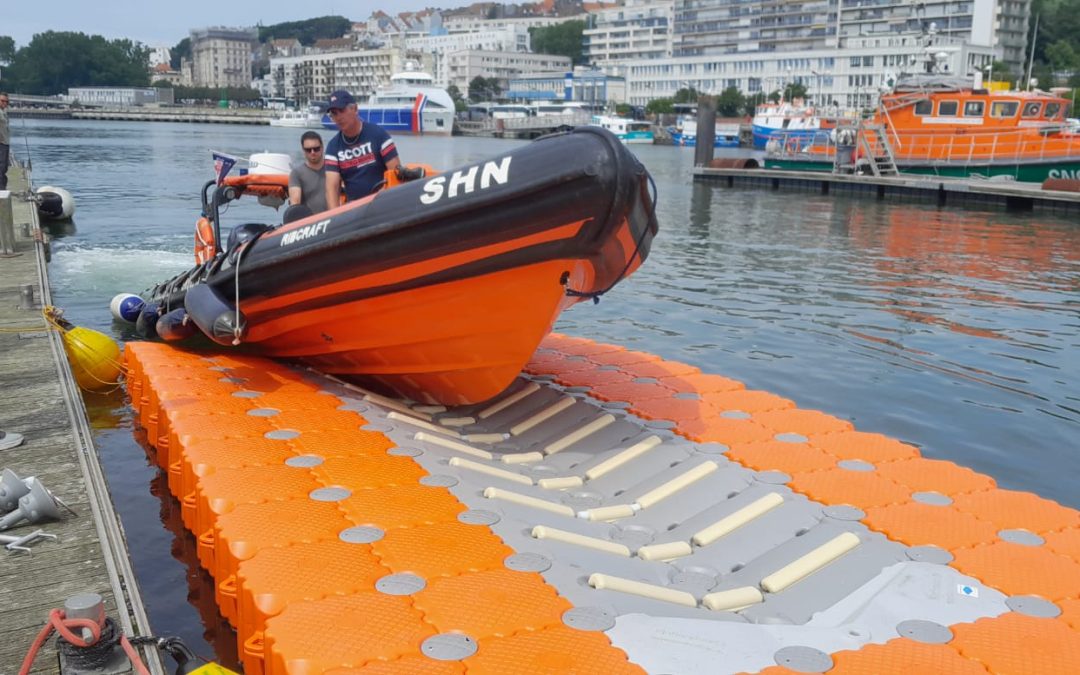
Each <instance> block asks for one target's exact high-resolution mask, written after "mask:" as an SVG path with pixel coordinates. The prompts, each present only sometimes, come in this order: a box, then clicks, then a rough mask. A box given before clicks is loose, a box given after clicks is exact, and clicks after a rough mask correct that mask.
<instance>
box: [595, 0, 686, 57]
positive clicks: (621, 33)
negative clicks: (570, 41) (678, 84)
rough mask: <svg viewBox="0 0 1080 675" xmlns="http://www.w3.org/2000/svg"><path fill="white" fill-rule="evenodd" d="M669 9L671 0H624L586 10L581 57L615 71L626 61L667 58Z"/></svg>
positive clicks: (670, 17) (669, 34) (670, 9)
mask: <svg viewBox="0 0 1080 675" xmlns="http://www.w3.org/2000/svg"><path fill="white" fill-rule="evenodd" d="M673 8H674V2H673V0H626V4H625V5H623V6H621V7H611V8H605V9H599V10H597V11H595V12H592V13H590V14H589V19H588V22H587V23H586V28H585V30H584V32H583V34H582V39H583V40H584V45H583V55H584V57H585V60H586V61H588V62H589V63H591V64H592V65H593V66H595V67H597V68H600V69H602V70H604V71H605V72H608V73H612V74H619V73H620V71H621V66H622V64H623V63H624V62H626V61H627V60H630V59H662V58H667V57H670V56H671V26H672V23H673V16H674V12H673Z"/></svg>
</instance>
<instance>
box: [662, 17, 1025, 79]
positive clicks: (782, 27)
mask: <svg viewBox="0 0 1080 675" xmlns="http://www.w3.org/2000/svg"><path fill="white" fill-rule="evenodd" d="M1030 13H1031V0H922V1H918V2H911V1H910V0H805V1H803V2H792V1H791V0H674V19H673V24H672V55H673V56H707V55H715V54H732V53H738V52H774V51H798V50H802V51H806V50H812V49H824V48H828V47H833V48H835V47H837V46H839V47H841V48H846V47H848V46H849V41H851V40H860V39H864V38H871V37H879V36H903V35H917V34H919V33H921V32H926V31H927V30H930V29H931V26H932V28H933V31H934V32H936V34H937V35H940V36H942V37H947V38H953V39H959V40H966V41H967V42H969V43H971V44H973V45H979V46H984V47H993V48H996V49H997V51H998V54H999V58H1001V59H1002V60H1004V61H1005V62H1006V63H1008V64H1009V65H1010V66H1012V67H1013V68H1014V70H1015V69H1017V68H1019V67H1021V66H1022V65H1023V63H1024V51H1025V48H1026V44H1027V27H1028V17H1029V15H1030Z"/></svg>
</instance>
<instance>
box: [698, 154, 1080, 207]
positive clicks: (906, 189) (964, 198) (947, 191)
mask: <svg viewBox="0 0 1080 675" xmlns="http://www.w3.org/2000/svg"><path fill="white" fill-rule="evenodd" d="M694 180H696V181H699V182H703V183H709V184H712V185H720V186H724V187H753V188H764V189H769V190H785V191H791V192H809V193H813V194H820V195H834V196H838V195H839V196H848V197H861V198H866V199H876V200H878V201H887V202H903V203H908V204H910V203H922V204H934V205H937V206H940V207H946V206H962V207H968V208H979V209H1009V210H1017V211H1034V212H1037V213H1050V214H1055V215H1065V216H1068V215H1076V214H1080V192H1062V191H1058V190H1043V189H1042V188H1041V186H1040V185H1039V184H1038V183H1021V182H1017V181H1002V180H990V179H974V178H949V177H944V176H922V175H915V174H900V175H898V176H869V175H867V176H862V175H851V174H834V173H827V172H824V171H785V170H780V169H758V168H726V167H725V168H717V167H708V166H698V167H695V168H694Z"/></svg>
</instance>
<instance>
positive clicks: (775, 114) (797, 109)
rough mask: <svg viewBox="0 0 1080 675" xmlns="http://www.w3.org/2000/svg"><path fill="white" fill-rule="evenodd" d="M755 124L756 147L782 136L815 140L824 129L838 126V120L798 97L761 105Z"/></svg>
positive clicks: (761, 146)
mask: <svg viewBox="0 0 1080 675" xmlns="http://www.w3.org/2000/svg"><path fill="white" fill-rule="evenodd" d="M751 126H752V128H753V136H754V147H755V148H764V147H765V146H766V144H767V143H768V142H769V139H770V138H776V137H778V136H783V137H785V138H805V139H811V138H813V137H814V136H815V135H816V134H818V133H819V132H820V131H822V130H829V129H832V128H835V126H836V121H835V119H833V118H830V117H824V116H822V115H820V114H818V111H816V110H815V109H814V108H812V107H808V106H805V105H803V102H802V100H801V99H796V100H794V101H792V102H787V101H778V102H776V103H764V104H762V105H760V106H758V107H757V109H756V110H755V111H754V117H753V121H752V122H751Z"/></svg>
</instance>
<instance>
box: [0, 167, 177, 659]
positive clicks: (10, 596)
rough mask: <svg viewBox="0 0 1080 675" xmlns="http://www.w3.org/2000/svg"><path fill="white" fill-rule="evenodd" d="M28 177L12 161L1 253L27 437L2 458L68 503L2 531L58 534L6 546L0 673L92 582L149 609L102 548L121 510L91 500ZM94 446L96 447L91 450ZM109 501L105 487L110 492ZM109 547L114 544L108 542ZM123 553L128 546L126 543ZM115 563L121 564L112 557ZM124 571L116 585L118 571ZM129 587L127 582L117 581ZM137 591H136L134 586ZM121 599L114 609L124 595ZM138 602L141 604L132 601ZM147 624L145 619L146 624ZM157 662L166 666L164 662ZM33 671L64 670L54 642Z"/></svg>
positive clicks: (1, 339)
mask: <svg viewBox="0 0 1080 675" xmlns="http://www.w3.org/2000/svg"><path fill="white" fill-rule="evenodd" d="M27 185H28V182H27V179H26V176H25V174H24V173H23V172H22V170H21V169H20V168H18V167H13V168H12V170H11V172H10V173H9V184H8V186H9V188H10V189H11V190H12V192H13V193H14V194H13V199H12V207H13V208H12V211H13V217H14V223H15V234H16V253H17V254H18V255H16V256H14V257H4V258H0V429H3V430H5V431H10V432H18V433H21V434H23V435H24V436H25V439H26V440H25V441H24V442H23V444H22V445H20V446H18V447H16V448H11V449H9V450H5V451H3V452H0V468H9V469H11V470H13V471H15V472H16V473H17V474H18V475H19V476H20V477H24V478H25V477H27V476H36V477H37V478H38V479H39V480H40V481H41V483H42V485H44V486H45V487H46V488H48V489H49V490H50V491H51V492H53V493H54V494H55V495H56V496H57V497H59V498H60V499H62V500H63V501H64V503H65V504H67V505H68V506H70V507H71V509H72V510H73V511H74V512H75V513H74V514H72V513H68V512H66V511H65V512H64V516H63V518H62V519H61V520H59V521H56V522H49V523H40V524H35V525H27V524H21V525H16V526H15V527H13V528H12V529H10V530H8V531H7V532H5V534H12V535H22V534H29V533H30V532H33V531H34V530H37V529H41V530H44V531H45V532H48V533H49V534H54V535H57V536H58V537H59V539H58V540H56V541H54V540H39V541H38V542H36V543H34V544H32V545H31V549H32V553H30V554H28V553H24V552H7V551H5V550H3V549H2V548H0V607H2V608H3V614H2V616H3V621H0V673H5V674H6V673H8V672H11V673H14V672H15V669H17V668H18V665H19V664H20V663H21V662H22V660H23V658H24V656H25V654H26V651H27V649H28V648H29V647H30V645H31V643H32V642H33V640H34V638H35V636H36V635H37V633H38V631H39V630H40V629H41V627H42V625H44V623H45V622H46V620H47V617H48V612H49V610H50V609H53V608H56V607H62V606H63V604H64V601H65V600H66V599H67V598H68V597H70V596H72V595H74V594H77V593H85V592H94V593H99V594H101V595H102V596H103V597H104V598H105V602H106V611H107V612H108V613H109V615H110V616H111V617H112V618H113V619H114V620H118V621H119V620H121V613H122V614H123V617H122V620H123V621H124V622H126V623H127V624H128V625H131V624H132V623H133V622H132V619H131V615H132V614H135V613H139V614H144V611H143V610H142V607H141V600H140V599H139V597H138V593H137V585H136V584H135V580H134V579H133V578H122V576H120V575H117V574H111V573H110V563H109V562H108V558H107V555H108V554H107V553H106V548H105V547H104V546H103V543H102V540H101V533H102V532H103V531H105V528H106V522H105V521H104V520H103V519H108V518H111V519H113V520H114V522H115V519H116V515H115V512H114V511H113V510H112V508H111V504H107V505H106V508H104V509H100V508H98V509H95V507H94V505H93V504H92V499H91V495H92V494H99V492H100V491H99V492H95V491H93V490H92V489H91V488H90V487H89V478H88V474H87V472H86V470H85V469H84V465H85V462H84V461H81V460H85V457H80V453H81V452H84V448H85V434H80V432H79V428H78V426H79V423H80V422H81V423H82V424H83V425H88V423H87V422H86V410H85V407H84V406H83V403H82V400H81V398H79V397H78V396H77V395H75V394H72V393H69V392H70V389H68V388H65V386H64V384H63V381H64V377H65V375H66V372H67V366H66V363H64V362H61V361H60V359H61V358H63V355H62V351H61V350H60V349H59V348H58V345H57V343H56V342H55V336H50V335H49V333H48V331H47V330H45V327H46V325H47V324H46V322H45V321H44V319H43V318H42V315H41V309H40V305H41V303H42V301H43V299H47V298H48V297H50V294H49V293H48V289H43V288H42V280H43V279H44V280H45V283H47V279H48V277H47V275H46V274H45V268H44V259H43V255H42V253H43V252H42V251H41V250H39V247H40V246H41V245H40V244H38V243H35V241H34V239H33V238H32V237H30V238H28V237H26V236H24V231H23V228H24V224H30V226H31V228H33V229H36V227H37V221H36V213H34V212H33V206H32V204H30V203H29V202H28V201H27V200H26V199H25V191H26V190H27ZM26 284H29V285H30V286H31V287H32V288H33V291H34V299H35V301H36V304H37V306H36V307H34V308H23V307H20V301H21V289H22V287H23V285H26ZM85 451H88V452H91V453H92V452H93V448H92V447H91V448H89V449H88V450H85ZM106 501H107V497H106ZM110 550H112V549H110ZM120 555H123V556H125V557H126V556H127V551H126V549H125V550H123V551H121V552H120ZM112 566H113V567H115V565H112ZM118 580H119V588H118V585H117V581H118ZM124 587H126V588H127V590H126V591H123V590H120V589H121V588H124ZM132 591H134V592H132ZM120 593H123V594H124V597H123V598H120V600H121V603H120V604H121V606H122V609H118V597H119V594H120ZM132 603H135V604H137V605H138V611H137V612H135V611H134V610H133V608H132ZM144 627H145V626H144ZM151 668H152V672H163V671H162V670H161V665H160V662H159V661H158V662H154V663H153V664H152V665H151ZM31 672H33V673H58V672H59V667H58V664H57V659H56V655H55V650H54V648H53V646H52V644H51V643H50V644H49V645H48V646H47V647H46V648H45V649H44V650H42V652H41V653H40V654H39V656H38V658H37V659H36V660H35V662H34V667H33V668H32V670H31Z"/></svg>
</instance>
